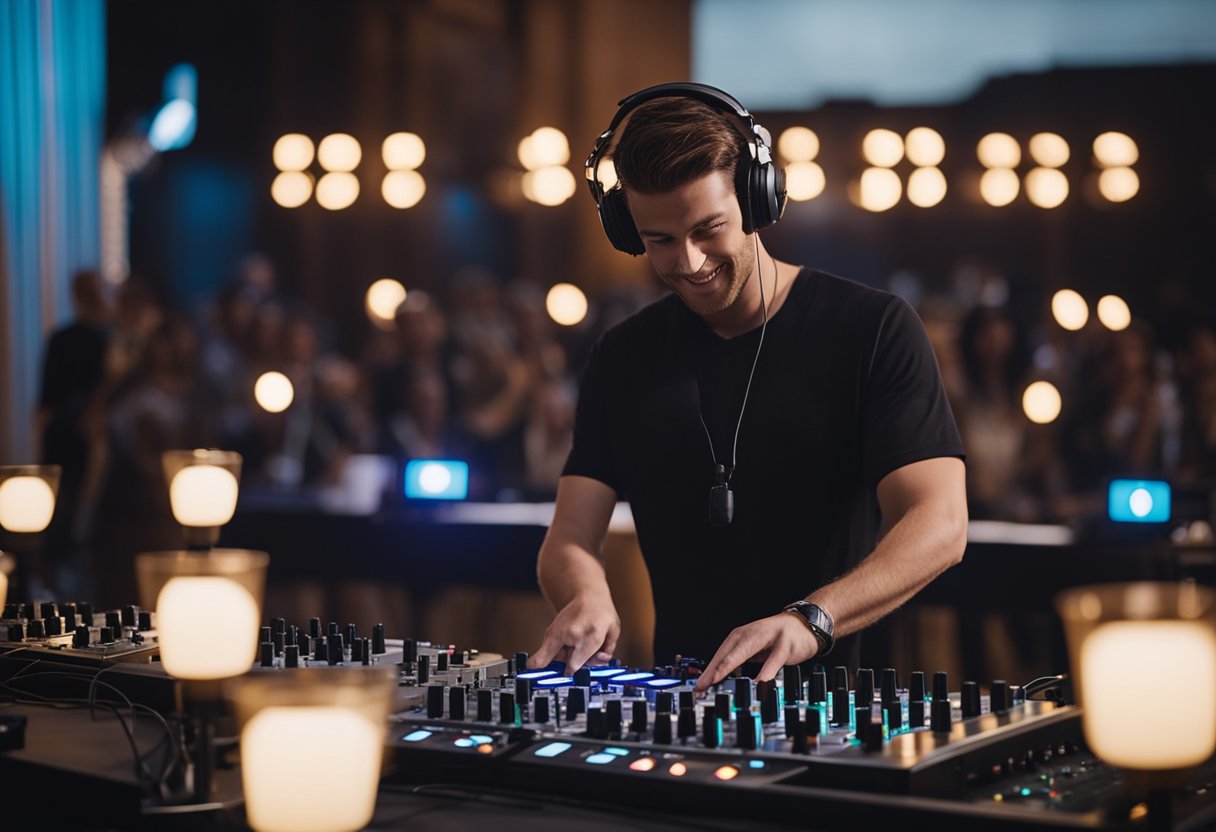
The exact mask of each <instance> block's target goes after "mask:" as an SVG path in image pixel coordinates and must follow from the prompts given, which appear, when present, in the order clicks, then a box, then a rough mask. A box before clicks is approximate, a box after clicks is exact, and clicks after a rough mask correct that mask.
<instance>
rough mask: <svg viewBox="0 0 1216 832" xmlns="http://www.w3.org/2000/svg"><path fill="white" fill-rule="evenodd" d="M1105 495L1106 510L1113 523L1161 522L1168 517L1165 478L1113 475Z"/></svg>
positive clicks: (1168, 487) (1168, 495) (1167, 495)
mask: <svg viewBox="0 0 1216 832" xmlns="http://www.w3.org/2000/svg"><path fill="white" fill-rule="evenodd" d="M1106 496H1107V500H1106V513H1107V515H1108V516H1109V517H1110V519H1111V520H1113V521H1115V522H1116V523H1165V522H1167V521H1168V520H1169V519H1170V484H1169V483H1168V482H1163V481H1162V480H1131V479H1128V480H1125V479H1115V480H1111V481H1110V486H1109V487H1108V488H1107V490H1106Z"/></svg>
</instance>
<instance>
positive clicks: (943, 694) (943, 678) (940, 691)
mask: <svg viewBox="0 0 1216 832" xmlns="http://www.w3.org/2000/svg"><path fill="white" fill-rule="evenodd" d="M933 698H934V699H949V698H950V681H949V677H948V676H947V675H946V671H944V670H939V671H937V672H936V673H934V674H933Z"/></svg>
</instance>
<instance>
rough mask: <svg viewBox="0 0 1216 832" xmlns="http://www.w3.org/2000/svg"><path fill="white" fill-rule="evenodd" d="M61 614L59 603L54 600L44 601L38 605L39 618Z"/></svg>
mask: <svg viewBox="0 0 1216 832" xmlns="http://www.w3.org/2000/svg"><path fill="white" fill-rule="evenodd" d="M58 615H59V605H58V604H56V603H55V602H54V601H43V602H42V603H41V604H39V605H38V617H39V618H54V617H56V616H58Z"/></svg>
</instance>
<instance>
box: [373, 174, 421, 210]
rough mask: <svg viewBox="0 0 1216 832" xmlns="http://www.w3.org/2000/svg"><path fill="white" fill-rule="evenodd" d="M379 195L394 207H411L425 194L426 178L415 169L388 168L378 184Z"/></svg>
mask: <svg viewBox="0 0 1216 832" xmlns="http://www.w3.org/2000/svg"><path fill="white" fill-rule="evenodd" d="M380 195H381V196H383V197H384V201H385V202H387V203H388V204H389V205H391V206H393V207H394V208H403V209H404V208H413V207H414V206H415V205H417V204H418V203H419V202H421V201H422V197H423V196H425V195H426V180H425V179H423V178H422V174H420V173H419V172H418V171H416V170H390V171H389V172H388V173H387V174H385V176H384V181H383V182H382V183H381V185H380Z"/></svg>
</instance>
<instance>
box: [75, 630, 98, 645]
mask: <svg viewBox="0 0 1216 832" xmlns="http://www.w3.org/2000/svg"><path fill="white" fill-rule="evenodd" d="M92 634H93V631H92V630H90V629H89V628H88V627H85V626H80V627H77V628H76V630H75V632H73V633H72V646H73V647H88V646H89V638H90V636H92Z"/></svg>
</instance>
